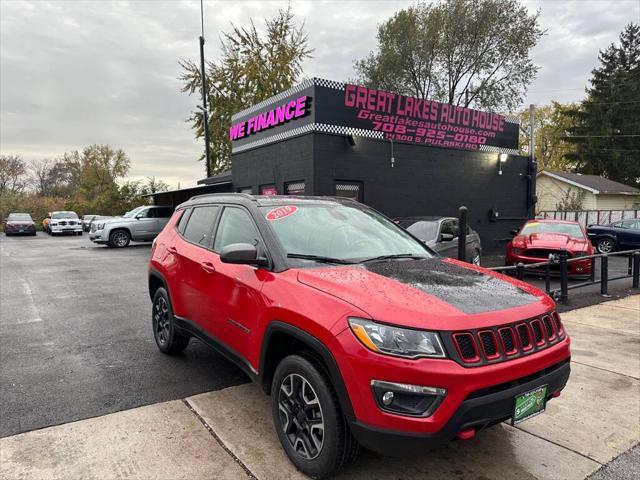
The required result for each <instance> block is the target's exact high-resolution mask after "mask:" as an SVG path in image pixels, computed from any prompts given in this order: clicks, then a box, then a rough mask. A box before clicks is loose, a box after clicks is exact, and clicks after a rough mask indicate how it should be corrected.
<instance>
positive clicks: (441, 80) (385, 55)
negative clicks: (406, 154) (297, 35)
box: [355, 0, 544, 111]
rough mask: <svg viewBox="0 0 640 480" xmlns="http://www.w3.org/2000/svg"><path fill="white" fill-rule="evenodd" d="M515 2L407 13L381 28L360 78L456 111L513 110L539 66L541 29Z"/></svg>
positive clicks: (473, 2)
mask: <svg viewBox="0 0 640 480" xmlns="http://www.w3.org/2000/svg"><path fill="white" fill-rule="evenodd" d="M538 16H539V12H536V13H534V14H532V15H530V14H529V13H528V11H527V9H526V8H525V7H523V6H521V5H520V4H519V2H518V1H517V0H444V1H443V2H441V3H432V4H429V5H427V4H424V3H420V4H417V5H415V6H411V7H408V8H407V9H405V10H401V11H399V12H398V13H396V14H395V15H394V16H393V17H391V18H390V19H389V20H387V21H386V22H385V23H383V24H382V25H380V26H379V27H378V46H377V50H376V51H374V52H372V53H370V54H369V56H368V57H366V58H365V59H363V60H359V61H356V63H355V69H356V73H357V80H356V81H358V82H359V83H363V84H365V85H368V86H371V87H375V88H380V89H387V90H393V91H397V92H399V93H401V94H405V95H413V96H416V97H429V98H432V99H435V100H440V101H443V102H447V103H450V104H455V105H463V106H476V107H479V108H486V109H490V110H497V109H503V110H506V111H514V110H515V109H516V108H517V107H518V106H519V105H520V104H521V103H522V98H523V95H524V93H525V92H526V89H527V87H528V85H529V84H530V83H531V81H532V80H533V79H534V78H535V75H536V72H537V70H538V67H536V66H535V65H534V64H533V62H532V60H531V59H530V57H529V53H530V51H531V49H532V48H533V47H534V46H535V45H536V43H537V42H538V40H539V39H540V37H541V36H542V35H543V33H544V32H543V31H542V30H541V29H540V27H539V25H538Z"/></svg>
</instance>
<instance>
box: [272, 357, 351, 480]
mask: <svg viewBox="0 0 640 480" xmlns="http://www.w3.org/2000/svg"><path fill="white" fill-rule="evenodd" d="M271 404H272V408H271V411H272V415H273V422H274V425H275V428H276V432H277V434H278V438H279V439H280V443H281V444H282V447H283V449H284V451H285V453H286V454H287V456H288V457H289V459H290V460H291V462H292V463H293V464H294V465H295V466H296V467H297V468H298V469H299V470H301V471H302V472H304V473H305V474H307V475H309V476H310V477H312V478H326V477H328V476H331V475H334V474H335V473H336V472H338V471H339V470H340V469H341V468H342V467H343V466H345V465H346V464H347V463H348V462H350V461H351V460H353V459H354V458H355V456H356V455H357V452H358V445H357V443H356V441H355V439H354V438H353V437H352V436H351V432H350V431H349V427H348V426H347V423H346V420H345V418H344V415H343V414H342V410H341V409H340V404H339V402H338V398H337V396H336V394H335V392H334V390H333V387H332V385H331V383H330V381H329V379H328V378H327V377H326V375H325V374H324V369H323V368H322V367H321V366H320V365H319V364H318V363H317V362H316V361H315V360H314V359H313V358H312V357H303V356H300V355H290V356H288V357H286V358H285V359H284V360H282V362H280V364H279V365H278V367H277V369H276V372H275V374H274V378H273V383H272V386H271Z"/></svg>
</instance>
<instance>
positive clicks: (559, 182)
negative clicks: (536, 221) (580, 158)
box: [536, 170, 640, 212]
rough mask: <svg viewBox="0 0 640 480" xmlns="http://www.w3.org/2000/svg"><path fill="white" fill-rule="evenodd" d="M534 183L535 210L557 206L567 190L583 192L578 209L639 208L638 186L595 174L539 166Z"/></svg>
mask: <svg viewBox="0 0 640 480" xmlns="http://www.w3.org/2000/svg"><path fill="white" fill-rule="evenodd" d="M536 185H537V186H536V190H537V195H538V203H537V204H536V211H537V212H545V211H554V210H558V208H557V207H558V204H559V203H560V202H562V200H563V199H564V198H566V196H567V192H570V195H575V194H576V193H577V192H584V193H582V195H584V198H583V201H582V209H581V210H629V209H640V190H638V189H637V188H634V187H630V186H628V185H624V184H623V183H619V182H614V181H613V180H609V179H608V178H603V177H599V176H597V175H582V174H580V173H567V172H549V171H546V170H543V171H541V172H539V173H538V175H537V182H536Z"/></svg>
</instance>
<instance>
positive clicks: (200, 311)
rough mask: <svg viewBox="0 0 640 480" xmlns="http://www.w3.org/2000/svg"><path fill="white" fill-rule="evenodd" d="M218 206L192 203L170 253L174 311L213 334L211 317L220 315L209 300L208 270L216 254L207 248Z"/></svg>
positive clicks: (210, 287)
mask: <svg viewBox="0 0 640 480" xmlns="http://www.w3.org/2000/svg"><path fill="white" fill-rule="evenodd" d="M219 210H220V207H218V206H213V205H204V206H201V207H195V208H194V209H193V212H192V213H191V216H190V217H189V219H188V221H187V224H186V226H185V228H184V232H183V233H182V234H181V235H179V237H180V239H179V240H178V239H176V241H175V242H174V250H175V251H174V252H173V253H174V255H175V256H177V258H178V262H179V269H180V279H181V281H180V282H177V285H176V287H177V288H175V290H177V297H178V298H177V299H176V301H175V302H174V303H175V306H174V308H175V309H176V312H175V313H176V315H178V316H181V317H184V318H185V319H187V320H189V321H191V322H192V323H194V324H195V325H196V326H197V327H199V328H200V329H201V330H204V331H205V332H206V333H208V334H209V335H214V334H215V333H214V329H213V324H214V321H213V320H214V318H216V317H218V316H220V311H219V309H218V305H217V304H215V303H212V302H211V301H210V295H211V291H212V290H213V287H214V282H213V277H212V274H213V273H214V272H215V266H214V262H215V260H216V259H217V257H218V256H217V255H216V254H215V253H213V252H212V251H211V244H212V233H213V227H214V224H215V221H216V217H217V214H218V212H219Z"/></svg>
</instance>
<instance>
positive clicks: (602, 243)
mask: <svg viewBox="0 0 640 480" xmlns="http://www.w3.org/2000/svg"><path fill="white" fill-rule="evenodd" d="M617 248H618V247H617V246H616V242H615V240H614V239H613V238H609V237H602V238H599V239H598V241H597V242H596V250H598V253H612V252H615V251H616V249H617Z"/></svg>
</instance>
